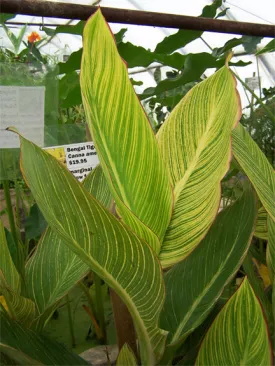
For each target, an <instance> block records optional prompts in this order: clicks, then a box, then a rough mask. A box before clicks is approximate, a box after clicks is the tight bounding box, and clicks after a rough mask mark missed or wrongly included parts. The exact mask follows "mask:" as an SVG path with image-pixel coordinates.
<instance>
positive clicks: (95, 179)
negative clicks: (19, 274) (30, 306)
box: [26, 166, 112, 329]
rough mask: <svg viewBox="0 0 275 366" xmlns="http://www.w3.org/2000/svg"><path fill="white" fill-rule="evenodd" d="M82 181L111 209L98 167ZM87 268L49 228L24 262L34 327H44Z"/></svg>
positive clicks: (101, 173)
mask: <svg viewBox="0 0 275 366" xmlns="http://www.w3.org/2000/svg"><path fill="white" fill-rule="evenodd" d="M82 184H83V186H84V187H85V188H86V189H87V191H89V192H90V193H92V194H93V196H94V197H95V198H96V199H97V200H98V201H99V202H101V203H102V204H103V205H104V206H105V207H107V208H110V205H111V201H112V197H111V194H110V190H109V188H108V185H107V183H106V180H105V177H104V175H103V172H102V169H101V167H100V166H97V167H96V168H95V169H93V170H92V172H91V173H90V174H89V175H88V176H87V178H86V179H85V180H84V181H83V182H82ZM88 271H89V266H88V265H87V264H85V263H84V262H83V261H82V260H81V259H80V258H79V257H78V256H77V255H76V254H75V253H74V252H73V251H72V250H71V249H70V248H68V246H67V245H66V244H65V243H64V242H63V240H62V238H61V237H59V236H58V235H57V234H56V233H55V232H54V231H53V230H52V229H51V228H50V227H48V228H47V229H46V231H45V233H44V235H43V236H42V237H41V239H40V241H39V243H38V245H37V249H36V251H35V252H34V254H33V255H32V256H31V258H30V259H29V261H28V262H27V265H26V286H27V293H28V296H29V298H30V299H32V300H33V302H34V303H35V305H36V309H37V315H36V316H37V318H36V320H35V323H34V325H33V327H34V328H39V329H41V328H43V327H44V326H45V324H46V322H47V320H48V319H49V317H50V316H51V314H52V312H53V311H54V309H55V308H56V306H57V305H58V301H59V300H61V299H62V298H63V297H64V296H65V295H66V294H67V293H68V292H69V291H70V290H71V288H72V287H73V286H74V285H75V284H76V283H77V282H78V281H80V280H81V279H82V278H83V277H84V276H85V274H86V273H87V272H88Z"/></svg>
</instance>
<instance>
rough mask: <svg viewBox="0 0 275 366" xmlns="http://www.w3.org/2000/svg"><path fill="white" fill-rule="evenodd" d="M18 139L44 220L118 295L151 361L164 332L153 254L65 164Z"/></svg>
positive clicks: (145, 358) (159, 275)
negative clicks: (129, 314)
mask: <svg viewBox="0 0 275 366" xmlns="http://www.w3.org/2000/svg"><path fill="white" fill-rule="evenodd" d="M20 139H21V169H22V172H23V175H24V177H25V180H26V182H27V183H28V185H29V186H30V188H31V191H32V194H33V195H34V198H35V199H36V202H37V204H38V206H39V207H40V209H41V211H42V213H43V215H44V217H45V218H46V220H47V222H48V223H49V226H50V227H51V228H52V230H53V231H55V232H56V233H57V234H58V236H60V238H62V240H63V241H64V243H65V244H66V245H68V247H69V248H70V249H71V250H73V251H74V252H75V253H76V254H77V255H78V256H79V257H80V259H81V260H83V262H84V263H86V264H87V265H89V266H90V267H91V269H92V270H93V271H94V272H95V273H97V274H98V275H99V276H100V277H101V278H103V279H104V280H105V282H106V283H107V284H108V285H109V286H110V287H111V288H113V289H114V290H115V291H116V292H117V294H118V295H119V296H120V297H121V298H122V300H123V301H124V302H125V304H126V305H127V307H128V309H129V311H130V313H131V315H132V317H133V320H134V324H135V328H136V332H137V335H138V338H139V341H140V350H141V357H142V360H143V362H144V363H145V364H148V363H149V364H154V362H155V361H154V360H155V356H154V352H155V354H156V355H157V356H160V354H161V353H162V352H163V346H164V342H165V338H166V332H165V331H163V330H161V329H159V328H158V318H159V314H160V311H161V308H162V305H163V301H164V284H163V280H162V272H161V268H160V265H159V263H158V260H157V259H156V257H155V254H154V253H153V251H152V250H151V249H150V248H149V246H148V245H147V244H146V243H144V242H143V241H142V240H140V239H138V237H137V236H136V235H135V234H133V233H132V232H131V231H130V230H129V229H128V228H127V227H126V226H125V225H123V224H121V223H120V222H119V221H118V220H117V219H116V218H115V217H114V216H113V215H112V214H111V213H109V211H107V210H106V209H104V208H103V206H101V205H100V204H99V202H98V201H96V200H95V199H94V198H93V197H92V196H91V195H90V194H89V193H88V192H87V191H86V190H85V189H84V188H83V186H82V185H81V184H80V183H79V182H78V181H77V180H76V179H75V178H74V177H73V176H72V175H71V173H70V172H69V171H68V170H67V169H66V167H65V166H64V165H62V164H61V163H59V162H58V161H57V160H56V159H55V158H54V157H52V156H51V155H49V154H48V153H46V152H45V151H43V150H41V149H40V148H38V147H37V146H36V145H34V144H32V143H31V142H29V141H28V140H25V139H24V138H23V137H21V138H20ZM137 294H138V296H137Z"/></svg>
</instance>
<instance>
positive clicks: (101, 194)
mask: <svg viewBox="0 0 275 366" xmlns="http://www.w3.org/2000/svg"><path fill="white" fill-rule="evenodd" d="M82 184H83V185H84V187H85V188H86V189H87V191H88V192H90V193H91V195H92V196H94V197H95V198H96V199H97V200H98V201H99V202H100V203H101V204H102V205H103V206H104V207H106V208H107V209H110V208H111V204H112V195H111V192H110V189H109V186H108V183H107V181H106V178H105V176H104V173H103V170H102V167H101V165H98V166H97V167H95V168H94V169H93V170H92V171H91V172H90V173H89V174H88V175H87V177H86V178H85V179H84V181H83V183H82Z"/></svg>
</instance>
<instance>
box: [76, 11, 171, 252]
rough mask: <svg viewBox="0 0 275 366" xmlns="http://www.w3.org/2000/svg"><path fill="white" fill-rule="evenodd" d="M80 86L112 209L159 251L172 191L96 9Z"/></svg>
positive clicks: (86, 41) (146, 122)
mask: <svg viewBox="0 0 275 366" xmlns="http://www.w3.org/2000/svg"><path fill="white" fill-rule="evenodd" d="M83 44H84V47H83V50H84V51H83V57H82V65H81V74H80V83H81V90H82V98H83V103H84V107H85V112H86V116H87V120H88V125H89V128H90V131H91V135H92V137H93V141H94V143H95V146H96V151H97V153H98V156H99V159H100V163H101V166H102V169H103V171H104V174H105V177H106V179H107V181H108V184H109V187H110V190H111V192H112V196H113V198H114V200H115V202H116V205H117V210H118V213H119V215H120V216H121V217H122V219H123V221H124V222H125V223H126V224H127V225H129V226H130V227H131V228H132V229H133V230H134V231H135V232H136V233H137V234H138V235H139V236H140V237H141V238H143V239H145V241H147V243H148V244H150V245H151V246H152V248H153V249H154V250H155V251H156V252H159V250H160V241H161V240H162V239H163V236H164V233H165V230H166V228H167V226H168V223H169V221H170V217H171V210H172V190H171V186H170V184H169V180H168V175H167V172H166V170H165V167H164V163H163V161H162V159H161V155H160V152H159V149H158V146H157V141H156V139H155V136H154V133H153V130H152V128H151V126H150V123H149V120H148V119H147V116H146V114H145V112H144V110H143V109H142V107H141V105H140V102H139V100H138V98H137V96H136V94H135V92H134V89H133V87H132V84H131V82H130V80H129V77H128V71H127V67H126V65H125V63H124V62H123V60H122V59H121V58H120V56H119V54H118V51H117V48H116V44H115V41H114V37H113V35H112V33H111V32H110V29H109V28H108V25H107V24H106V22H105V19H104V18H103V16H102V14H101V11H100V9H99V10H98V11H97V12H96V13H95V14H94V15H93V16H92V17H91V18H90V19H89V20H88V22H87V24H86V27H85V30H84V43H83Z"/></svg>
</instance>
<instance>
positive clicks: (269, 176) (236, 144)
mask: <svg viewBox="0 0 275 366" xmlns="http://www.w3.org/2000/svg"><path fill="white" fill-rule="evenodd" d="M232 148H233V154H234V157H235V158H236V160H237V162H238V163H239V164H240V166H241V168H242V169H243V171H244V172H245V174H246V175H247V176H248V178H249V180H250V181H251V183H252V184H253V186H254V188H255V190H256V192H257V193H258V196H259V198H260V200H261V202H262V205H263V206H264V208H265V209H266V211H267V212H268V214H269V215H270V216H271V217H272V219H273V220H275V204H274V202H275V173H274V170H273V168H272V166H271V164H270V163H269V162H268V160H267V158H266V157H265V155H264V153H263V152H262V151H261V150H260V148H259V147H258V145H257V144H256V143H255V142H254V141H253V139H252V138H251V136H250V135H249V133H248V132H247V131H246V130H245V128H244V127H243V126H242V125H240V124H239V125H238V126H237V127H236V128H235V129H234V130H233V131H232Z"/></svg>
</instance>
